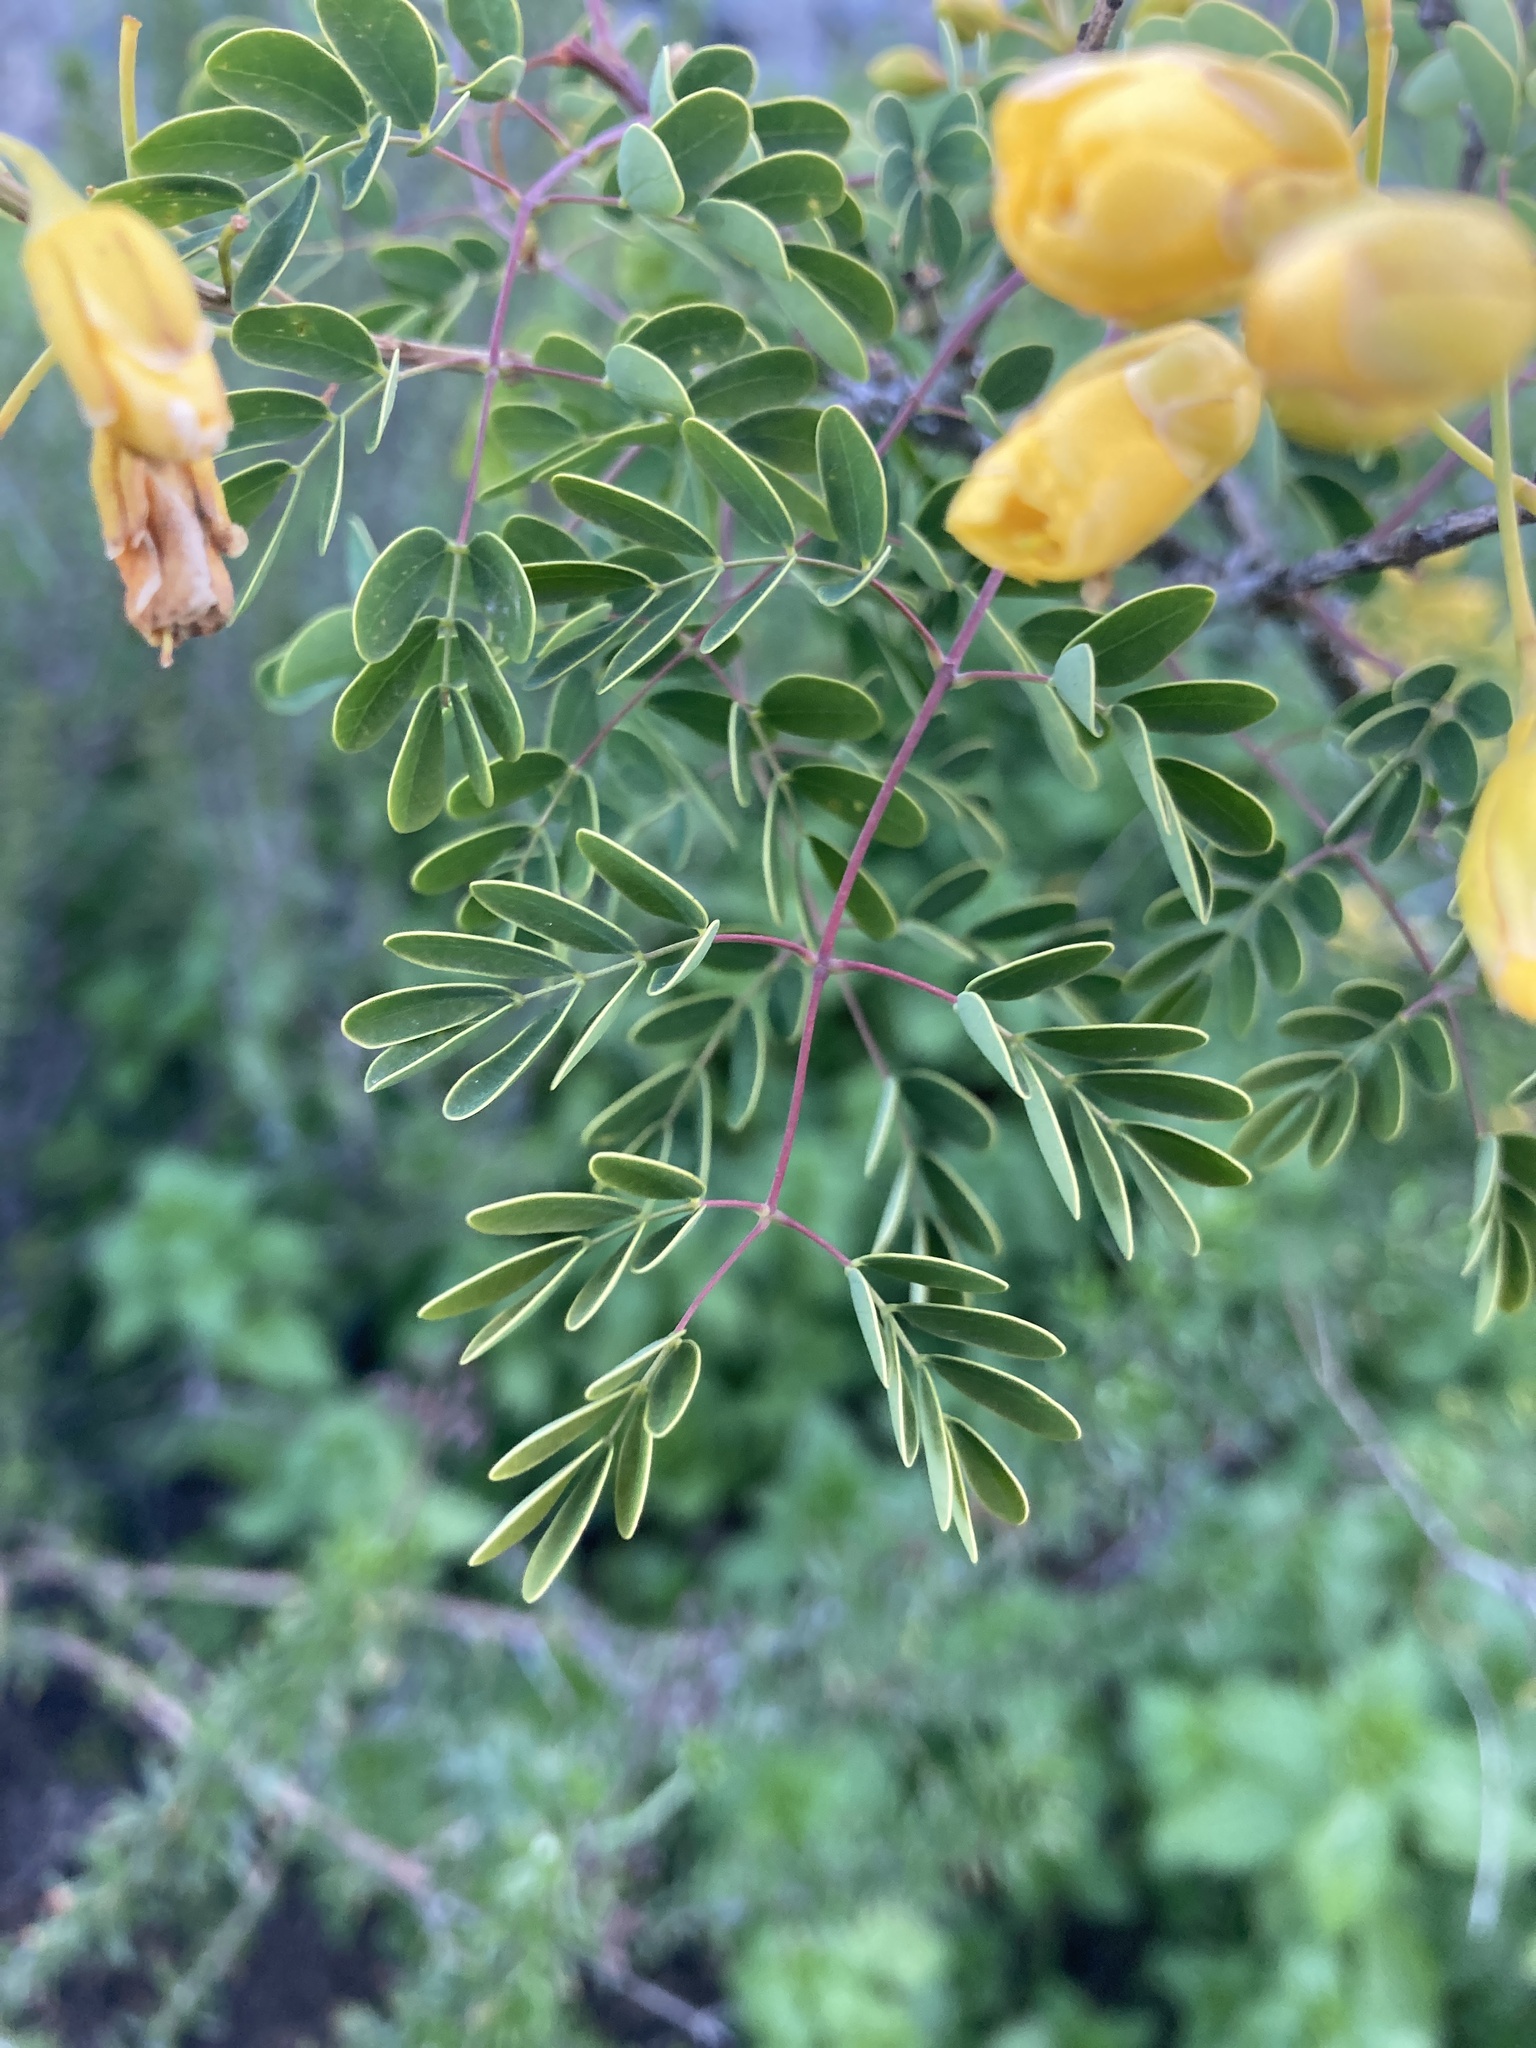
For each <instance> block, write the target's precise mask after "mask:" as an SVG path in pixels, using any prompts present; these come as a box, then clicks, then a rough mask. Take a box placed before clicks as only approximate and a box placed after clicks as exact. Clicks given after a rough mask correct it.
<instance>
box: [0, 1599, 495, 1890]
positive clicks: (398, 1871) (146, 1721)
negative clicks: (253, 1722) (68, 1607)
mask: <svg viewBox="0 0 1536 2048" xmlns="http://www.w3.org/2000/svg"><path fill="white" fill-rule="evenodd" d="M11 1643H12V1646H13V1647H14V1648H15V1649H16V1650H18V1651H19V1652H21V1653H22V1654H23V1655H28V1654H30V1655H32V1656H34V1657H37V1658H38V1659H40V1660H41V1661H43V1662H45V1663H49V1664H53V1665H56V1666H58V1668H59V1669H61V1670H65V1671H72V1672H74V1673H75V1675H76V1676H77V1677H79V1678H83V1679H84V1680H85V1681H86V1683H87V1684H88V1685H90V1686H91V1687H92V1688H93V1689H94V1690H95V1691H96V1692H98V1693H99V1694H100V1695H101V1696H102V1698H103V1699H104V1700H107V1701H108V1702H109V1703H111V1704H112V1705H114V1706H117V1707H119V1708H121V1709H122V1710H123V1711H124V1712H125V1713H127V1714H129V1715H131V1716H132V1717H133V1719H134V1720H136V1721H138V1722H139V1724H140V1725H141V1726H142V1727H144V1728H145V1729H147V1730H148V1731H149V1733H150V1734H151V1735H153V1736H155V1737H156V1738H157V1739H158V1740H159V1741H161V1742H163V1743H165V1745H166V1746H167V1748H169V1749H174V1750H176V1751H178V1752H183V1751H186V1750H189V1749H190V1748H192V1746H193V1744H194V1743H195V1742H196V1740H197V1737H198V1726H197V1722H196V1720H195V1718H194V1716H193V1715H192V1713H191V1711H190V1710H189V1709H188V1708H187V1707H185V1706H184V1705H183V1704H182V1702H181V1701H180V1700H178V1699H176V1698H175V1697H174V1696H173V1695H172V1694H171V1693H168V1692H166V1691H165V1690H164V1689H163V1688H162V1687H161V1686H158V1685H157V1684H156V1683H155V1681H154V1680H153V1679H152V1678H151V1677H149V1675H148V1674H147V1673H146V1672H143V1671H141V1670H140V1669H139V1667H138V1666H137V1665H136V1664H132V1663H130V1662H129V1661H128V1659H127V1658H126V1657H120V1656H118V1655H117V1653H116V1652H115V1651H113V1650H105V1649H103V1648H102V1647H101V1645H100V1644H99V1643H93V1642H91V1641H90V1640H89V1638H88V1637H85V1636H80V1635H74V1634H72V1633H71V1632H70V1631H69V1630H68V1629H60V1628H44V1627H39V1626H37V1625H35V1624H32V1623H24V1624H21V1625H20V1626H17V1627H15V1628H14V1629H13V1630H12V1631H11ZM219 1756H220V1758H221V1760H222V1761H223V1762H224V1763H225V1764H226V1765H227V1766H228V1768H229V1771H230V1773H231V1775H232V1776H233V1777H234V1779H235V1781H236V1783H237V1784H238V1785H239V1786H240V1789H241V1790H242V1791H243V1792H244V1793H245V1795H246V1797H247V1798H248V1799H249V1800H250V1801H251V1803H252V1805H253V1806H255V1807H257V1808H258V1809H259V1810H260V1811H261V1812H263V1813H267V1814H272V1815H275V1816H277V1817H278V1818H279V1819H281V1820H283V1821H285V1822H287V1823H288V1824H289V1825H291V1826H292V1827H295V1828H298V1829H302V1830H312V1831H313V1832H314V1833H315V1834H317V1835H319V1836H321V1837H322V1838H323V1839H324V1840H325V1841H326V1842H328V1843H329V1844H330V1845H331V1847H332V1848H333V1849H335V1850H337V1851H338V1852H339V1853H340V1854H341V1855H343V1856H345V1857H346V1858H347V1860H348V1861H349V1862H351V1863H355V1864H356V1865H357V1866H358V1868H359V1869H361V1870H366V1871H367V1872H368V1873H369V1875H370V1876H371V1877H373V1878H375V1879H377V1881H378V1882H379V1883H380V1884H382V1885H383V1886H385V1887H386V1889H388V1890H390V1891H394V1892H399V1893H400V1894H401V1895H402V1897H405V1898H408V1899H409V1900H410V1901H411V1902H412V1904H413V1905H415V1906H416V1907H417V1908H418V1910H420V1911H422V1912H423V1913H424V1914H425V1915H426V1916H427V1917H429V1918H430V1919H432V1920H435V1921H441V1920H444V1919H447V1918H449V1917H451V1916H453V1915H456V1914H458V1913H459V1912H461V1911H462V1910H463V1902H462V1901H460V1900H457V1899H454V1898H452V1897H451V1896H450V1895H449V1894H447V1893H445V1892H440V1891H439V1890H438V1889H437V1886H436V1884H435V1883H434V1881H433V1877H432V1873H431V1871H430V1869H429V1868H428V1866H427V1865H426V1864H425V1863H424V1862H422V1860H421V1858H420V1857H418V1856H411V1855H408V1854H407V1853H406V1852H405V1851H404V1850H401V1849H395V1848H392V1847H391V1846H390V1844H389V1843H388V1842H382V1841H380V1840H379V1838H378V1837H377V1836H376V1835H370V1834H369V1833H367V1831H366V1830H365V1829H363V1828H360V1827H357V1826H356V1825H354V1823H353V1822H352V1821H350V1820H348V1819H347V1818H346V1816H345V1815H344V1814H340V1813H337V1812H336V1811H335V1810H334V1809H333V1808H331V1807H328V1806H326V1805H324V1804H323V1803H322V1802H321V1801H320V1800H318V1799H317V1798H316V1797H315V1796H314V1794H313V1793H312V1792H309V1791H307V1790H306V1789H305V1787H304V1786H302V1785H301V1784H299V1783H298V1782H297V1780H296V1779H293V1778H288V1777H285V1776H283V1775H282V1774H281V1773H280V1772H276V1771H273V1770H271V1769H269V1768H268V1767H267V1766H265V1765H262V1764H258V1763H252V1762H247V1761H246V1760H245V1759H243V1758H241V1757H238V1756H236V1755H235V1754H233V1753H232V1752H231V1750H230V1749H229V1747H228V1746H227V1744H221V1745H220V1749H219Z"/></svg>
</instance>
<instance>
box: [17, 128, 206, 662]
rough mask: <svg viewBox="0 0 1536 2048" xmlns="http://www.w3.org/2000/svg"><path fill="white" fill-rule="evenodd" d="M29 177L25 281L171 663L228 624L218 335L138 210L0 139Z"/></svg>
mask: <svg viewBox="0 0 1536 2048" xmlns="http://www.w3.org/2000/svg"><path fill="white" fill-rule="evenodd" d="M0 151H3V153H4V154H6V155H8V156H10V157H12V158H13V160H14V161H15V162H16V164H17V166H18V168H19V169H20V170H21V172H22V175H23V176H24V178H25V179H26V182H27V188H28V192H29V194H30V198H31V213H30V217H29V219H28V223H27V233H26V239H25V241H24V242H23V244H22V252H21V262H22V270H23V273H24V274H25V276H26V280H27V285H28V288H29V290H30V291H31V294H32V303H33V306H34V307H35V309H36V312H37V318H38V324H39V325H40V326H41V328H42V330H43V332H44V334H45V335H46V336H47V338H48V341H49V344H50V345H51V347H52V349H53V352H54V355H55V356H56V358H57V360H58V364H59V367H60V369H62V371H63V372H64V375H65V377H66V378H67V379H68V380H69V383H70V386H71V388H72V389H73V391H74V394H75V398H76V400H77V402H78V403H79V406H80V410H81V413H82V414H83V416H84V418H85V422H86V425H87V426H89V427H90V428H92V429H93V431H94V435H95V439H94V443H93V446H92V453H91V488H92V490H93V492H94V493H95V497H96V506H97V510H98V512H99V513H100V515H101V527H102V535H103V538H104V539H105V541H106V545H107V553H108V555H109V557H110V558H111V559H112V560H113V561H115V562H116V563H117V565H118V568H119V570H120V571H121V573H122V577H123V584H124V589H125V593H126V595H125V608H126V612H127V617H128V621H129V623H130V624H131V625H132V626H134V627H136V628H137V629H138V631H139V632H141V633H142V634H143V635H144V637H145V639H146V640H148V641H149V642H150V644H151V645H152V646H155V647H158V648H159V650H160V656H161V660H162V661H163V662H168V661H169V660H170V657H171V655H172V653H173V652H174V651H175V649H176V648H177V647H178V646H179V645H180V643H181V642H182V641H183V640H185V639H190V638H192V637H194V636H195V635H198V634H201V633H212V632H216V631H217V630H218V628H219V627H220V626H222V625H225V624H227V622H228V620H229V617H230V613H231V611H232V609H233V604H234V598H233V592H232V590H231V588H230V581H229V573H228V571H227V570H226V569H225V567H224V564H223V560H222V559H221V558H222V557H223V556H225V555H238V554H239V553H240V551H241V550H242V549H243V548H244V546H245V535H244V533H243V532H242V531H241V529H240V528H239V527H238V526H235V525H234V524H232V522H231V520H230V518H229V514H228V512H227V510H226V509H225V505H224V493H223V491H222V489H221V488H220V486H219V480H218V478H217V477H216V476H215V475H214V472H213V464H212V461H211V460H210V458H211V457H212V456H213V455H214V454H216V453H217V452H218V450H219V449H220V448H222V447H223V446H224V443H225V440H226V439H227V438H228V435H229V429H230V425H231V421H230V412H229V401H228V399H227V398H226V396H225V392H224V384H223V380H222V379H221V378H220V376H219V371H218V366H217V364H216V363H215V362H214V359H213V333H212V329H211V328H210V327H209V325H208V322H207V321H206V320H205V319H204V318H203V314H202V309H201V308H200V306H199V305H198V302H197V294H196V292H195V290H194V289H193V285H192V281H191V279H190V278H189V277H188V275H187V273H186V271H185V270H184V269H183V268H182V266H181V264H180V263H179V262H178V260H177V257H176V253H175V251H174V250H173V249H172V247H171V245H170V243H169V242H167V240H166V239H165V237H164V236H163V235H162V234H161V233H160V232H159V230H158V229H156V228H154V227H152V226H151V225H150V224H149V222H148V221H147V220H145V219H144V218H143V217H142V215H140V214H137V213H135V212H134V211H133V210H132V208H130V207H126V206H115V205H112V204H106V205H101V206H88V205H87V204H86V202H85V201H84V200H83V199H82V198H81V197H80V195H79V193H77V192H75V191H73V190H72V189H71V188H70V187H69V186H68V185H67V184H65V182H64V180H63V179H62V178H61V177H59V175H58V173H57V172H56V171H55V170H54V169H53V167H52V165H51V164H49V163H48V161H47V159H46V158H45V157H42V156H40V155H39V154H38V152H37V151H36V150H33V149H30V148H28V147H27V146H26V145H25V144H20V143H15V142H12V141H11V140H9V139H8V138H5V139H0Z"/></svg>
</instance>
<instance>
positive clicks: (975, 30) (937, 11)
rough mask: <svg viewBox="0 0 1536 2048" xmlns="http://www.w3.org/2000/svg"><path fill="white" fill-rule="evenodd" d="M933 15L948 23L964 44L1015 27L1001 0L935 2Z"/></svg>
mask: <svg viewBox="0 0 1536 2048" xmlns="http://www.w3.org/2000/svg"><path fill="white" fill-rule="evenodd" d="M933 14H934V19H935V20H936V21H947V22H948V23H949V25H950V27H951V28H952V29H953V30H954V32H955V34H956V35H957V36H958V37H959V38H960V40H961V42H962V43H974V42H975V40H976V38H977V37H978V36H995V35H996V34H997V32H998V30H999V29H1005V28H1012V27H1013V20H1012V17H1011V16H1010V15H1009V13H1008V11H1007V9H1006V8H1004V7H1003V6H1002V5H1001V4H1000V0H933Z"/></svg>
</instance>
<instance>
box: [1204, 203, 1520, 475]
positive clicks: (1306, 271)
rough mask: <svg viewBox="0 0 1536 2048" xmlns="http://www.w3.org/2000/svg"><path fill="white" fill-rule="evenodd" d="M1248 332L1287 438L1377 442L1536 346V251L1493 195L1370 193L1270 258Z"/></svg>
mask: <svg viewBox="0 0 1536 2048" xmlns="http://www.w3.org/2000/svg"><path fill="white" fill-rule="evenodd" d="M1243 335H1244V340H1245V342H1246V345H1247V349H1248V353H1249V355H1250V356H1251V357H1252V359H1253V362H1254V364H1255V365H1256V367H1257V368H1258V369H1259V371H1260V372H1261V374H1262V375H1263V377H1264V380H1265V382H1266V384H1267V386H1268V389H1269V396H1270V400H1271V403H1272V404H1273V406H1274V409H1275V417H1276V418H1277V419H1278V420H1279V421H1280V424H1281V425H1282V426H1283V427H1284V428H1285V430H1286V432H1287V433H1289V434H1292V435H1294V437H1295V438H1296V439H1297V440H1299V441H1306V442H1310V443H1311V444H1312V445H1313V446H1315V447H1319V448H1340V449H1351V448H1382V447H1385V446H1387V445H1388V444H1389V443H1390V442H1393V441H1400V440H1402V439H1403V438H1404V437H1405V436H1406V435H1408V434H1412V433H1415V432H1417V430H1418V429H1419V428H1420V427H1422V426H1424V425H1425V424H1426V422H1427V421H1429V420H1430V419H1432V418H1433V417H1434V415H1435V414H1436V413H1440V412H1445V411H1447V410H1448V409H1450V408H1451V407H1453V406H1457V405H1461V404H1463V403H1465V401H1466V400H1468V399H1470V398H1475V397H1477V396H1478V395H1479V394H1480V393H1482V392H1485V391H1487V390H1488V389H1489V388H1490V386H1492V385H1494V384H1497V383H1499V382H1500V381H1501V379H1503V378H1504V377H1506V376H1507V375H1508V374H1509V372H1510V371H1511V370H1513V369H1515V368H1516V367H1517V366H1518V364H1519V363H1520V362H1521V361H1522V359H1523V358H1524V357H1525V355H1526V354H1527V352H1528V351H1529V349H1530V347H1531V345H1532V343H1533V342H1536V245H1533V244H1532V241H1531V238H1530V236H1529V235H1528V234H1527V233H1526V231H1525V229H1524V228H1523V227H1521V225H1520V224H1519V222H1518V221H1517V220H1516V219H1515V218H1514V216H1513V215H1512V214H1510V213H1508V212H1506V211H1505V209H1504V208H1503V207H1501V206H1496V205H1495V204H1494V203H1493V202H1492V201H1491V200H1488V199H1474V198H1468V197H1466V196H1465V195H1462V194H1440V193H1413V194H1411V195H1404V196H1402V197H1399V196H1397V195H1395V194H1394V195H1390V196H1383V197H1381V198H1379V199H1371V200H1366V201H1364V202H1362V203H1361V204H1360V205H1357V206H1352V207H1349V208H1348V209H1347V210H1346V211H1345V212H1343V213H1340V214H1336V215H1335V216H1333V217H1332V218H1331V219H1329V220H1326V221H1315V222H1313V223H1312V224H1311V225H1310V226H1308V227H1306V228H1304V229H1302V230H1300V231H1299V232H1298V233H1296V234H1294V235H1288V236H1287V237H1286V239H1285V240H1284V241H1283V242H1281V243H1280V244H1278V246H1277V247H1276V248H1275V249H1274V250H1273V251H1272V253H1271V254H1270V255H1269V256H1268V257H1266V259H1265V260H1264V262H1263V263H1262V264H1261V265H1260V266H1259V268H1258V269H1257V270H1256V271H1255V273H1254V276H1253V281H1252V283H1251V284H1250V285H1249V287H1248V291H1247V294H1246V297H1245V298H1244V301H1243Z"/></svg>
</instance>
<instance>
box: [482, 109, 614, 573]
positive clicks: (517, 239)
mask: <svg viewBox="0 0 1536 2048" xmlns="http://www.w3.org/2000/svg"><path fill="white" fill-rule="evenodd" d="M630 125H631V124H630V123H629V122H628V121H621V122H619V123H618V124H616V125H615V126H614V127H612V128H605V129H604V130H603V132H602V134H601V135H594V136H593V138H592V140H591V141H590V142H584V143H583V144H582V145H581V147H580V148H579V149H573V150H572V151H571V153H570V155H569V156H564V157H562V158H561V159H560V161H559V163H557V164H551V165H550V167H549V169H548V170H547V171H545V172H543V173H542V174H541V175H540V176H539V177H537V178H535V179H534V181H533V183H532V184H531V185H530V186H529V187H528V189H527V191H526V192H524V194H523V196H522V198H521V199H520V200H519V201H518V204H517V217H516V219H515V220H514V221H513V223H512V246H511V248H510V249H509V250H508V251H507V267H506V269H505V270H504V271H503V272H502V276H501V290H500V291H499V292H498V293H497V295H496V310H495V311H494V312H493V313H492V315H491V332H490V336H489V339H488V341H487V343H486V352H485V388H484V390H483V391H482V392H481V394H480V418H479V421H478V423H477V424H476V427H475V452H474V454H473V456H472V457H471V458H470V464H469V482H468V485H467V486H466V488H465V492H464V511H463V515H462V517H461V518H460V520H459V546H460V547H463V545H464V543H465V542H466V541H467V540H468V539H469V529H470V527H471V525H472V524H473V523H474V517H475V499H476V497H477V496H478V495H479V491H480V470H481V467H482V465H483V464H484V461H485V437H486V432H487V430H488V429H489V427H490V424H491V401H492V399H493V398H494V397H495V395H496V384H497V380H498V379H499V377H500V375H501V344H502V341H503V340H504V338H505V336H506V332H507V319H508V316H509V315H510V313H511V311H512V286H513V284H514V283H515V282H516V279H517V272H518V266H519V265H520V264H521V263H522V260H523V245H524V243H525V242H526V241H527V239H528V229H529V226H530V225H531V223H532V221H533V216H534V214H535V213H536V212H537V211H538V209H539V207H540V206H541V205H542V204H543V203H544V201H545V199H546V198H548V196H549V194H550V193H551V192H553V191H554V189H555V187H556V186H557V185H558V184H559V183H560V181H561V179H562V178H567V177H569V176H570V174H571V172H572V171H574V170H578V169H579V168H580V167H581V165H582V164H584V163H586V162H587V161H588V159H589V158H591V157H594V156H596V155H597V154H598V153H599V152H600V151H601V150H605V149H608V148H610V147H611V146H612V145H613V144H614V143H615V142H617V141H618V139H619V137H620V136H621V135H622V134H623V133H624V130H625V129H626V128H628V127H629V126H630Z"/></svg>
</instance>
